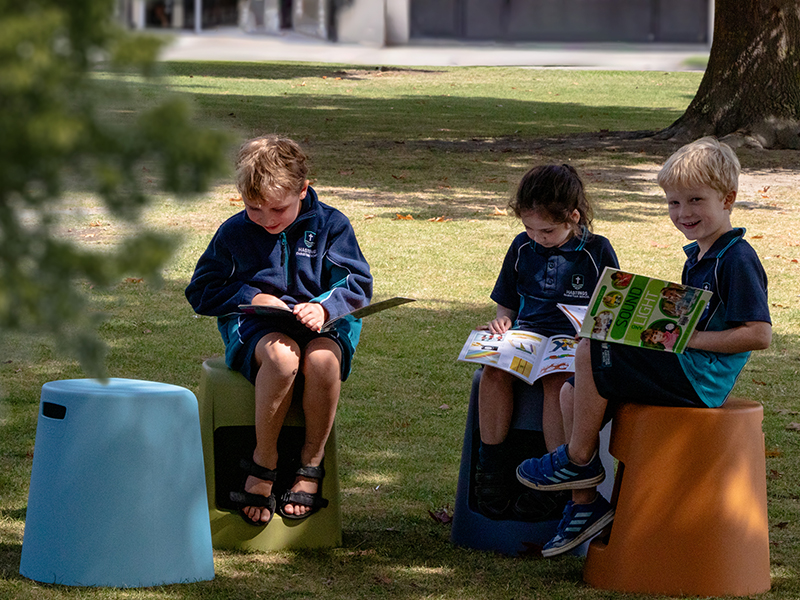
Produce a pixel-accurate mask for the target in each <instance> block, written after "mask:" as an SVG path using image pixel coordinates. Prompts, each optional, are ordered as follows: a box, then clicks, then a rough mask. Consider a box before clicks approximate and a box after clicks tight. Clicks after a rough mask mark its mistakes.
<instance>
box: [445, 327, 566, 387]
mask: <svg viewBox="0 0 800 600" xmlns="http://www.w3.org/2000/svg"><path fill="white" fill-rule="evenodd" d="M577 345H578V341H577V340H576V339H575V336H571V335H554V336H553V337H545V336H543V335H541V334H538V333H535V332H533V331H526V330H524V329H509V330H508V331H506V332H505V333H492V332H490V331H489V330H488V329H476V330H474V331H472V332H470V334H469V337H468V338H467V342H466V344H464V347H463V348H462V349H461V353H460V354H459V355H458V360H460V361H464V362H473V363H479V364H482V365H489V366H491V367H497V368H498V369H503V370H504V371H508V372H509V373H511V374H512V375H516V376H517V377H519V378H520V379H522V380H524V381H526V382H528V383H533V382H534V381H536V380H537V379H539V378H540V377H542V376H544V375H549V374H551V373H558V372H562V373H571V372H572V371H573V368H572V363H573V361H574V360H575V347H576V346H577Z"/></svg>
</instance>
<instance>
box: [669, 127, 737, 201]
mask: <svg viewBox="0 0 800 600" xmlns="http://www.w3.org/2000/svg"><path fill="white" fill-rule="evenodd" d="M740 170H741V166H740V165H739V159H738V158H737V157H736V153H735V152H734V151H733V149H732V148H731V147H730V146H728V145H727V144H723V143H722V142H720V141H719V140H718V139H717V138H714V137H704V138H700V139H699V140H696V141H694V142H692V143H691V144H686V145H685V146H683V147H682V148H680V149H679V150H678V151H677V152H675V154H673V155H672V156H670V157H669V158H668V159H667V162H665V163H664V166H663V167H661V170H660V171H659V172H658V185H660V186H661V187H662V188H669V187H677V186H696V185H707V186H708V187H710V188H712V189H714V190H717V191H718V192H720V193H721V194H723V195H727V194H728V193H729V192H732V191H738V190H739V171H740Z"/></svg>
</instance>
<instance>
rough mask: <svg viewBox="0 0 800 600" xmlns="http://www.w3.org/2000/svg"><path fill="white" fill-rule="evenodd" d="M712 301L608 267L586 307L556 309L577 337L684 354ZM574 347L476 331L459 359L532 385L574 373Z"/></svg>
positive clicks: (531, 336)
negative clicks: (495, 369) (549, 377)
mask: <svg viewBox="0 0 800 600" xmlns="http://www.w3.org/2000/svg"><path fill="white" fill-rule="evenodd" d="M710 298H711V292H709V291H704V290H700V289H697V288H693V287H689V286H686V285H682V284H680V283H672V282H669V281H665V280H663V279H655V278H652V277H645V276H644V275H635V274H632V273H626V272H624V271H620V270H619V269H611V268H609V267H606V269H605V270H604V271H603V274H602V276H601V278H600V281H599V282H598V284H597V286H596V287H595V290H594V293H593V294H592V297H591V300H590V301H589V305H588V306H575V305H571V304H559V305H558V308H560V309H561V311H562V312H563V313H564V314H565V315H566V316H567V318H568V319H569V321H570V323H572V325H573V327H575V331H576V332H578V335H579V336H580V337H586V338H592V339H597V340H603V341H606V342H615V343H619V344H627V345H629V346H638V347H642V348H651V349H654V350H665V351H667V352H682V351H683V349H684V348H685V347H686V343H687V342H688V341H689V338H690V337H691V336H692V334H693V333H694V330H695V327H696V326H697V322H698V321H699V320H700V317H701V316H702V314H703V311H704V310H705V307H706V305H707V304H708V301H709V299H710ZM577 345H578V341H577V339H576V338H575V337H574V336H569V335H555V336H552V337H546V336H544V335H541V334H539V333H536V332H534V331H527V330H524V329H509V330H508V331H506V332H505V333H500V334H493V333H491V332H490V331H488V330H484V329H476V330H473V331H472V332H470V334H469V337H468V338H467V341H466V343H465V344H464V347H463V348H462V349H461V352H460V354H459V355H458V360H460V361H463V362H472V363H479V364H483V365H489V366H492V367H497V368H498V369H503V370H504V371H508V372H509V373H511V374H512V375H515V376H517V377H519V378H520V379H523V380H524V381H526V382H528V383H533V382H534V381H536V380H537V379H539V378H540V377H542V376H544V375H549V374H550V373H556V372H566V373H572V372H573V371H574V368H573V365H572V363H573V362H574V360H575V348H576V346H577Z"/></svg>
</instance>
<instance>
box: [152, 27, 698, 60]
mask: <svg viewBox="0 0 800 600" xmlns="http://www.w3.org/2000/svg"><path fill="white" fill-rule="evenodd" d="M707 57H708V47H706V46H703V45H695V46H684V45H680V46H676V45H625V44H593V45H588V44H494V43H469V44H467V43H463V42H455V41H446V42H444V41H438V40H436V41H424V42H422V41H417V40H412V42H411V43H410V44H409V45H407V46H391V47H382V48H375V47H370V46H363V45H358V44H338V43H332V42H327V41H324V40H319V39H315V38H311V37H307V36H304V35H300V34H298V33H294V32H287V33H283V34H281V35H267V34H246V33H244V32H242V31H241V30H239V29H237V28H225V29H218V30H208V31H203V32H201V33H199V34H195V33H191V32H186V33H179V34H177V35H176V36H175V37H174V38H173V41H172V42H171V43H170V45H169V46H168V47H167V48H166V49H165V50H164V51H163V52H162V56H161V58H162V60H221V61H306V62H324V63H342V64H354V65H375V66H378V65H387V66H389V65H391V66H466V65H485V66H494V65H497V66H502V65H508V66H524V67H534V68H560V69H605V70H623V71H687V70H693V69H697V65H696V64H695V65H692V64H689V63H687V61H688V60H690V59H695V60H696V59H704V58H707Z"/></svg>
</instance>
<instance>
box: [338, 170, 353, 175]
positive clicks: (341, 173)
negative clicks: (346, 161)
mask: <svg viewBox="0 0 800 600" xmlns="http://www.w3.org/2000/svg"><path fill="white" fill-rule="evenodd" d="M353 173H355V171H354V170H353V169H343V170H341V171H339V175H352V174H353Z"/></svg>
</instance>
